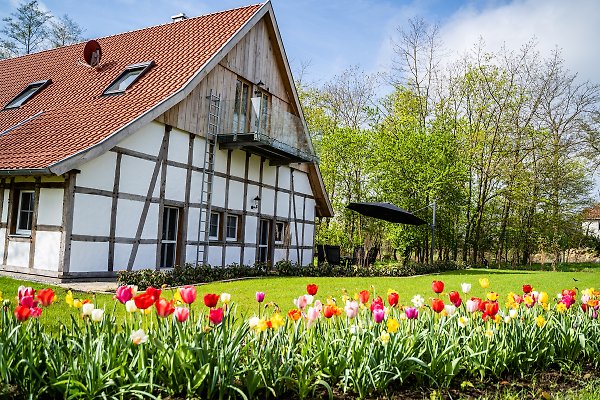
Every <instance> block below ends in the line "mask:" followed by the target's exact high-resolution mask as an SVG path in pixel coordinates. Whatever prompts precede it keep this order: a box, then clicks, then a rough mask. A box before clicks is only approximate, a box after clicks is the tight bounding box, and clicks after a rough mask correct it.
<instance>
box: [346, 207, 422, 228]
mask: <svg viewBox="0 0 600 400" xmlns="http://www.w3.org/2000/svg"><path fill="white" fill-rule="evenodd" d="M346 208H348V209H350V210H354V211H356V212H358V213H360V214H362V215H365V216H367V217H373V218H377V219H383V220H385V221H389V222H395V223H398V224H409V225H423V224H426V223H427V222H426V221H423V220H422V219H421V218H419V217H417V216H415V215H413V214H411V213H409V212H408V211H406V210H403V209H401V208H400V207H398V206H395V205H393V204H390V203H378V202H375V203H370V202H366V203H364V202H361V203H350V204H348V206H347V207H346Z"/></svg>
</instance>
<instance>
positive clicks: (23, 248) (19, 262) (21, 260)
mask: <svg viewBox="0 0 600 400" xmlns="http://www.w3.org/2000/svg"><path fill="white" fill-rule="evenodd" d="M30 246H31V243H30V242H15V241H12V240H11V241H9V242H8V258H7V259H6V264H7V265H11V266H14V267H22V268H29V247H30Z"/></svg>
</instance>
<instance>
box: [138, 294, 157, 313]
mask: <svg viewBox="0 0 600 400" xmlns="http://www.w3.org/2000/svg"><path fill="white" fill-rule="evenodd" d="M133 301H134V302H135V306H136V307H137V308H139V309H140V310H145V309H147V308H150V307H152V304H154V297H153V296H152V295H150V294H148V293H140V294H138V295H137V296H135V297H134V298H133Z"/></svg>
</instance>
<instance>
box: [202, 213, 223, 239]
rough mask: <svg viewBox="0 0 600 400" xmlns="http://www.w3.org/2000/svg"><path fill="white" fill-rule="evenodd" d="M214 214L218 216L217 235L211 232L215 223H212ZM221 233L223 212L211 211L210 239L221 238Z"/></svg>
mask: <svg viewBox="0 0 600 400" xmlns="http://www.w3.org/2000/svg"><path fill="white" fill-rule="evenodd" d="M213 215H216V216H217V235H216V236H213V235H212V232H211V227H212V226H213V224H212V216H213ZM220 234H221V213H220V212H218V211H211V212H210V219H209V221H208V240H219V239H220V236H221V235H220ZM203 240H204V239H203Z"/></svg>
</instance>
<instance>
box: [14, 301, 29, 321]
mask: <svg viewBox="0 0 600 400" xmlns="http://www.w3.org/2000/svg"><path fill="white" fill-rule="evenodd" d="M30 314H31V309H30V308H29V307H25V306H22V305H18V306H17V308H15V317H17V320H18V321H21V322H23V321H27V320H28V319H29V316H30Z"/></svg>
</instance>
